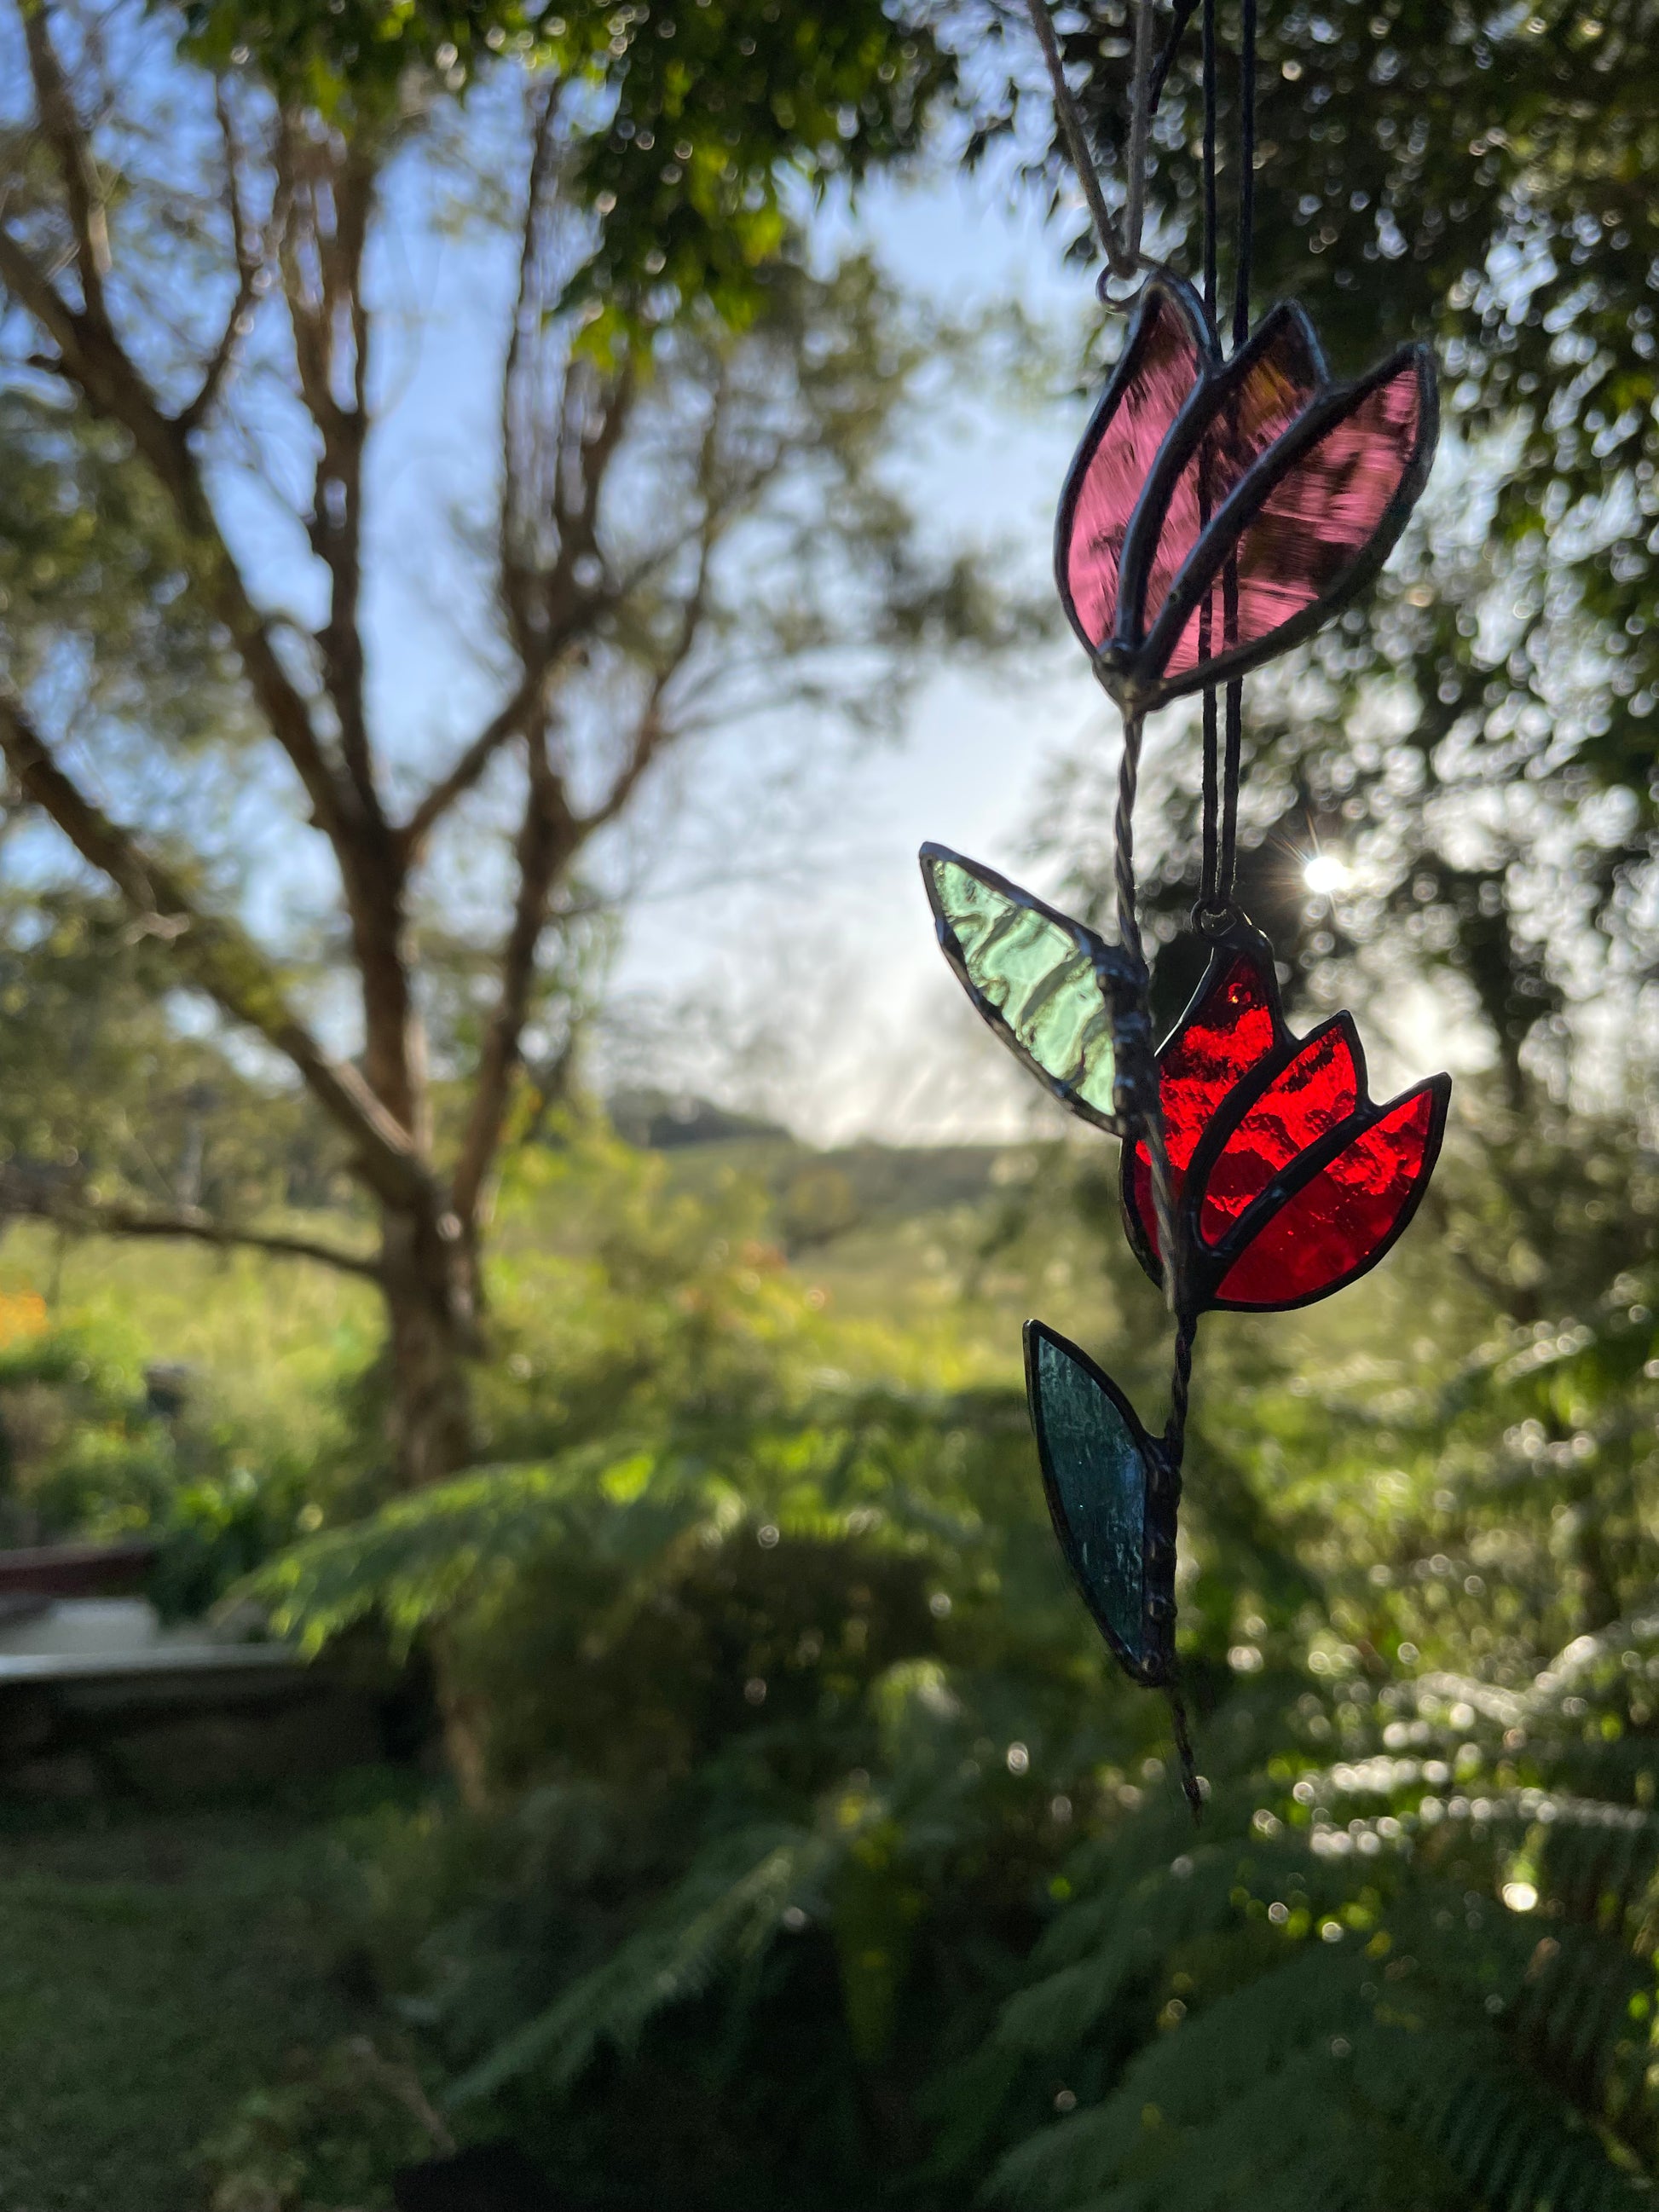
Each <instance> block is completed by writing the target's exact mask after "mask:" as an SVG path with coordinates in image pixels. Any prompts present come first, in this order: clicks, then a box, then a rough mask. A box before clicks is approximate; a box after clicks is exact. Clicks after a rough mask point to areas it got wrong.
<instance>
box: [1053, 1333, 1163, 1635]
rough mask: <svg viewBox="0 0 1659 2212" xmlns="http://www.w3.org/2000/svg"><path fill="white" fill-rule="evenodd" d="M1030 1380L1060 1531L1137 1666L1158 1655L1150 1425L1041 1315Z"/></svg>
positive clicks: (1107, 1625)
mask: <svg viewBox="0 0 1659 2212" xmlns="http://www.w3.org/2000/svg"><path fill="white" fill-rule="evenodd" d="M1025 1379H1026V1388H1027V1392H1028V1395H1029V1396H1030V1407H1031V1425H1032V1427H1033V1428H1034V1429H1035V1430H1036V1440H1037V1456H1038V1458H1039V1459H1040V1461H1041V1462H1042V1484H1043V1488H1044V1490H1045V1491H1046V1492H1047V1493H1048V1512H1049V1516H1050V1518H1051V1519H1052V1520H1053V1522H1054V1534H1055V1535H1056V1536H1057V1537H1058V1538H1059V1539H1060V1549H1061V1550H1062V1551H1063V1552H1064V1553H1065V1554H1066V1565H1068V1566H1069V1567H1070V1568H1071V1571H1072V1574H1073V1579H1074V1580H1075V1581H1076V1583H1077V1585H1078V1588H1079V1590H1080V1591H1081V1592H1082V1594H1083V1597H1084V1601H1085V1603H1086V1604H1087V1606H1088V1607H1089V1610H1090V1612H1091V1613H1093V1615H1094V1617H1095V1619H1096V1620H1097V1621H1098V1622H1099V1624H1100V1626H1101V1627H1102V1628H1103V1630H1104V1631H1105V1633H1106V1638H1107V1640H1108V1642H1109V1644H1111V1645H1112V1648H1113V1650H1115V1652H1116V1654H1117V1656H1118V1657H1119V1658H1120V1659H1121V1660H1122V1661H1123V1662H1124V1664H1125V1665H1126V1666H1127V1668H1129V1670H1130V1671H1131V1672H1132V1673H1136V1674H1138V1673H1139V1672H1141V1670H1143V1669H1144V1668H1146V1666H1147V1663H1148V1661H1149V1658H1150V1657H1151V1656H1152V1653H1151V1647H1150V1644H1149V1639H1148V1637H1147V1632H1146V1604H1145V1596H1146V1581H1145V1576H1146V1570H1145V1565H1144V1553H1143V1544H1142V1539H1143V1535H1144V1532H1145V1528H1146V1454H1147V1449H1148V1446H1147V1443H1146V1434H1145V1431H1143V1430H1142V1428H1141V1426H1140V1424H1139V1421H1138V1420H1137V1419H1135V1415H1134V1413H1133V1408H1131V1407H1129V1406H1128V1405H1127V1403H1126V1402H1125V1401H1124V1400H1123V1398H1122V1397H1121V1394H1120V1393H1119V1392H1118V1390H1117V1389H1116V1388H1115V1385H1114V1384H1113V1383H1112V1382H1111V1380H1110V1378H1109V1376H1105V1375H1103V1374H1102V1373H1101V1371H1100V1370H1099V1369H1098V1368H1097V1366H1096V1365H1095V1364H1094V1362H1093V1361H1092V1360H1091V1359H1090V1358H1088V1357H1087V1355H1086V1354H1085V1353H1084V1352H1079V1349H1078V1347H1077V1346H1076V1345H1074V1344H1068V1343H1067V1342H1066V1339H1065V1338H1064V1337H1063V1336H1058V1335H1056V1334H1054V1330H1052V1329H1051V1328H1048V1327H1047V1326H1046V1325H1045V1324H1044V1323H1043V1322H1038V1321H1031V1322H1026V1324H1025Z"/></svg>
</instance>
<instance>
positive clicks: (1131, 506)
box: [1054, 275, 1438, 713]
mask: <svg viewBox="0 0 1659 2212" xmlns="http://www.w3.org/2000/svg"><path fill="white" fill-rule="evenodd" d="M1437 427H1438V402H1437V389H1436V382H1435V368H1434V360H1433V356H1431V354H1430V352H1429V351H1428V349H1427V348H1426V347H1425V346H1407V347H1404V348H1403V349H1401V351H1400V352H1398V353H1395V354H1393V355H1391V356H1389V359H1388V360H1387V361H1385V362H1383V364H1382V366H1381V367H1380V368H1375V369H1373V370H1372V371H1371V372H1370V374H1369V375H1368V376H1365V377H1363V378H1361V380H1359V382H1358V383H1357V384H1351V385H1336V384H1334V383H1333V382H1332V381H1331V379H1330V375H1329V373H1328V369H1327V368H1326V365H1325V361H1324V357H1323V356H1322V353H1321V351H1320V349H1319V341H1318V339H1317V338H1316V336H1315V334H1314V331H1313V326H1312V325H1311V324H1310V322H1309V320H1308V319H1307V317H1306V316H1305V315H1304V313H1303V312H1302V310H1301V309H1300V308H1299V307H1294V306H1280V307H1274V308H1273V310H1272V312H1271V313H1269V314H1268V315H1267V317H1266V318H1265V319H1263V321H1262V322H1261V325H1260V326H1259V327H1258V329H1257V330H1256V331H1255V335H1254V336H1253V337H1251V338H1250V340H1249V343H1248V344H1246V345H1244V346H1243V347H1241V348H1240V349H1239V350H1238V351H1237V353H1236V354H1235V355H1234V356H1232V358H1231V360H1230V361H1226V362H1224V361H1223V360H1222V358H1221V353H1220V348H1219V345H1218V342H1217V339H1216V336H1215V332H1214V331H1213V330H1212V327H1211V325H1210V322H1209V319H1208V317H1207V316H1206V314H1205V312H1204V309H1203V307H1202V305H1201V303H1200V301H1199V298H1198V295H1197V294H1196V293H1194V291H1193V289H1192V288H1191V287H1190V286H1189V285H1188V284H1185V283H1182V282H1181V280H1180V279H1179V278H1177V277H1173V276H1167V275H1161V276H1155V277H1153V278H1152V280H1151V282H1150V283H1148V284H1147V286H1146V290H1145V291H1144V293H1143V294H1142V295H1141V298H1140V301H1139V307H1138V308H1137V310H1136V313H1135V319H1134V321H1133V325H1132V326H1131V329H1130V331H1129V336H1128V339H1127V343H1126V344H1125V347H1124V349H1123V356H1122V358H1121V361H1120V362H1119V363H1118V365H1117V368H1116V369H1115V372H1114V373H1113V375H1112V379H1111V381H1110V382H1109V385H1108V386H1107V387H1106V392H1105V394H1104V397H1103V398H1102V400H1101V403H1100V405H1099V406H1098V408H1097V410H1096V411H1095V415H1094V418H1093V420H1092V421H1091V423H1090V425H1089V428H1088V429H1087V431H1086V432H1085V435H1084V439H1083V442H1082V444H1081V446H1079V448H1078V452H1077V457H1076V459H1074V460H1073V464H1072V467H1071V471H1070V474H1069V475H1068V477H1067V478H1066V489H1065V491H1064V493H1063V494H1062V495H1061V498H1060V514H1059V519H1058V522H1057V526H1056V532H1055V546H1054V557H1055V569H1056V573H1057V575H1058V578H1059V583H1060V599H1061V600H1062V601H1063V603H1064V605H1065V607H1066V613H1067V615H1068V616H1069V617H1070V618H1071V622H1072V626H1073V629H1075V630H1076V631H1077V633H1078V635H1079V637H1080V638H1081V639H1082V641H1083V642H1084V644H1085V646H1087V647H1088V648H1089V650H1090V653H1091V654H1092V655H1093V657H1094V660H1095V663H1096V665H1097V669H1098V670H1099V671H1100V673H1101V675H1102V677H1103V678H1104V680H1105V682H1106V684H1108V686H1109V689H1110V690H1112V691H1113V692H1114V694H1115V696H1117V697H1118V699H1119V700H1120V702H1121V703H1122V705H1123V706H1124V708H1125V709H1126V711H1129V712H1137V713H1138V712H1144V711H1146V709H1147V708H1152V707H1155V706H1158V705H1159V704H1161V703H1162V702H1164V700H1166V699H1173V698H1176V697H1178V696H1181V695H1182V693H1183V692H1188V691H1194V690H1199V689H1200V687H1201V686H1203V685H1205V684H1222V683H1225V682H1227V681H1229V680H1230V679H1231V678H1233V677H1236V676H1241V675H1243V673H1244V672H1245V671H1247V670H1248V669H1250V668H1254V667H1256V666H1258V665H1260V664H1261V662H1262V661H1264V660H1267V659H1272V657H1273V655H1274V654H1275V653H1283V652H1285V650H1286V649H1287V648H1288V647H1291V646H1292V645H1296V644H1297V643H1299V642H1300V641H1301V640H1303V639H1304V638H1305V637H1308V636H1310V635H1312V633H1313V632H1314V631H1315V630H1316V629H1318V628H1319V627H1320V626H1321V624H1322V623H1324V622H1325V621H1326V620H1327V619H1328V617H1330V616H1331V615H1332V614H1333V613H1334V612H1335V611H1336V610H1337V609H1338V608H1339V607H1340V606H1341V605H1344V604H1345V602H1346V600H1347V599H1350V598H1351V597H1352V595H1353V593H1354V592H1357V591H1358V590H1359V588H1360V587H1361V586H1362V585H1364V583H1366V582H1367V581H1368V580H1369V579H1370V577H1371V576H1372V575H1373V574H1375V573H1376V569H1377V568H1380V567H1381V565H1382V563H1383V561H1384V560H1386V558H1387V557H1388V555H1389V551H1390V550H1392V548H1393V546H1394V544H1395V541H1396V540H1397V538H1399V536H1400V533H1401V531H1402V530H1403V529H1404V528H1405V526H1406V522H1407V517H1408V516H1409V515H1410V513H1411V511H1412V508H1413V506H1414V505H1415V504H1416V501H1417V497H1418V494H1419V492H1420V491H1421V490H1422V489H1423V486H1424V483H1425V482H1426V480H1427V477H1428V473H1429V464H1430V462H1431V459H1432V458H1433V453H1434V443H1435V437H1436V433H1437Z"/></svg>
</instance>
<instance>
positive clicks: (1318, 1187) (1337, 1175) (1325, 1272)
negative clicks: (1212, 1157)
mask: <svg viewBox="0 0 1659 2212" xmlns="http://www.w3.org/2000/svg"><path fill="white" fill-rule="evenodd" d="M1444 1098H1445V1088H1444V1083H1443V1079H1442V1080H1440V1081H1437V1082H1430V1083H1425V1084H1422V1085H1419V1087H1418V1088H1417V1089H1416V1090H1415V1091H1407V1094H1406V1096H1405V1097H1403V1098H1401V1099H1399V1100H1397V1101H1396V1102H1395V1104H1394V1105H1392V1106H1390V1107H1389V1108H1387V1109H1385V1110H1384V1111H1383V1113H1382V1114H1381V1115H1379V1116H1378V1117H1377V1119H1376V1121H1372V1122H1370V1123H1369V1124H1367V1126H1366V1127H1364V1128H1363V1129H1361V1130H1360V1132H1359V1133H1358V1135H1357V1136H1356V1137H1355V1138H1354V1139H1352V1142H1351V1143H1349V1144H1348V1145H1346V1146H1344V1148H1343V1149H1342V1151H1341V1152H1339V1153H1338V1154H1337V1156H1336V1158H1334V1160H1332V1161H1331V1162H1330V1163H1329V1164H1328V1165H1327V1166H1325V1167H1323V1168H1322V1169H1321V1170H1320V1171H1319V1173H1318V1174H1317V1175H1316V1176H1314V1177H1313V1179H1312V1181H1311V1182H1308V1183H1307V1184H1305V1185H1304V1187H1303V1188H1302V1189H1301V1190H1299V1191H1297V1194H1296V1195H1295V1196H1294V1197H1293V1198H1289V1199H1286V1200H1285V1203H1284V1205H1283V1206H1280V1207H1279V1209H1278V1211H1277V1212H1275V1213H1273V1215H1272V1216H1271V1217H1270V1218H1269V1219H1268V1220H1267V1224H1266V1225H1265V1226H1264V1227H1263V1228H1262V1229H1261V1232H1260V1233H1259V1234H1258V1235H1257V1236H1255V1237H1253V1238H1252V1239H1251V1240H1250V1242H1249V1243H1248V1244H1247V1245H1246V1246H1245V1248H1244V1249H1243V1252H1242V1253H1241V1254H1240V1255H1239V1256H1238V1258H1237V1260H1235V1261H1234V1262H1233V1264H1232V1266H1231V1267H1230V1268H1229V1269H1228V1271H1227V1273H1226V1274H1225V1276H1224V1277H1223V1278H1222V1281H1221V1287H1220V1289H1219V1291H1218V1292H1217V1294H1216V1301H1215V1302H1216V1304H1218V1305H1231V1306H1292V1305H1302V1304H1306V1303H1307V1302H1308V1301H1309V1300H1310V1299H1312V1298H1318V1297H1324V1296H1325V1294H1326V1293H1327V1292H1328V1291H1334V1290H1337V1289H1339V1288H1340V1286H1341V1285H1342V1284H1344V1283H1345V1282H1346V1281H1347V1280H1348V1279H1350V1277H1352V1276H1353V1275H1356V1274H1358V1273H1359V1272H1360V1271H1361V1269H1362V1268H1364V1267H1368V1266H1369V1265H1370V1262H1371V1261H1373V1260H1374V1259H1376V1257H1378V1255H1380V1254H1381V1253H1382V1252H1383V1250H1384V1249H1386V1248H1387V1246H1388V1245H1389V1243H1390V1242H1391V1241H1392V1240H1393V1238H1394V1237H1395V1236H1396V1235H1397V1234H1398V1232H1399V1231H1400V1229H1401V1227H1402V1226H1403V1225H1404V1221H1405V1218H1406V1216H1407V1210H1408V1208H1409V1207H1410V1206H1412V1204H1413V1201H1414V1200H1415V1199H1416V1197H1417V1196H1418V1194H1419V1192H1420V1190H1421V1188H1422V1186H1423V1184H1424V1183H1425V1182H1426V1181H1427V1172H1426V1170H1427V1169H1428V1167H1430V1166H1431V1165H1432V1164H1433V1155H1434V1151H1435V1149H1436V1147H1435V1143H1434V1139H1435V1138H1436V1137H1437V1133H1438V1127H1439V1123H1440V1121H1441V1119H1442V1117H1443V1113H1444Z"/></svg>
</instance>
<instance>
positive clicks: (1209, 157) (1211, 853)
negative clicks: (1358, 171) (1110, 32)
mask: <svg viewBox="0 0 1659 2212" xmlns="http://www.w3.org/2000/svg"><path fill="white" fill-rule="evenodd" d="M1191 14H1192V9H1190V8H1188V9H1187V11H1186V14H1185V15H1182V14H1181V12H1180V11H1179V9H1177V11H1176V28H1175V31H1174V32H1173V33H1171V38H1172V39H1174V38H1177V37H1179V35H1180V33H1181V32H1182V30H1183V29H1184V28H1185V27H1186V24H1187V21H1188V18H1189V17H1190V16H1191ZM1203 33H1204V64H1203V72H1204V307H1205V311H1206V313H1207V314H1208V316H1209V318H1210V320H1211V322H1212V324H1213V323H1214V321H1215V317H1216V305H1217V291H1218V284H1217V277H1216V233H1217V230H1218V227H1219V218H1218V212H1217V208H1216V104H1217V103H1216V63H1215V0H1204V22H1203ZM1167 51H1169V50H1168V49H1166V52H1167ZM1208 492H1209V487H1208V485H1207V484H1206V483H1200V485H1199V526H1200V528H1202V527H1203V526H1204V524H1205V523H1206V522H1207V521H1208V520H1209V519H1210V502H1209V497H1208ZM1211 596H1212V595H1211V594H1210V593H1209V592H1206V593H1205V594H1204V606H1203V611H1202V612H1201V613H1200V617H1199V640H1198V650H1199V656H1200V659H1203V658H1205V657H1206V656H1207V654H1208V653H1209V650H1210V622H1211V615H1210V606H1211ZM1218 753H1219V739H1218V732H1217V726H1216V696H1215V686H1214V685H1213V684H1206V686H1205V688H1204V829H1203V846H1204V875H1203V881H1202V884H1201V886H1200V892H1199V901H1198V907H1199V913H1200V916H1202V915H1209V914H1214V913H1216V912H1218V910H1219V908H1220V907H1221V905H1222V903H1223V900H1222V893H1221V890H1220V883H1219V876H1218V860H1219V840H1220V826H1219V825H1220V805H1221V798H1220V762H1219V758H1218Z"/></svg>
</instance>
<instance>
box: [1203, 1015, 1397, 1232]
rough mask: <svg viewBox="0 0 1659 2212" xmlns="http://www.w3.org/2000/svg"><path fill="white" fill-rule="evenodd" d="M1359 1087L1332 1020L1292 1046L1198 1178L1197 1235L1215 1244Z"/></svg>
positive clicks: (1348, 1035) (1346, 1040)
mask: <svg viewBox="0 0 1659 2212" xmlns="http://www.w3.org/2000/svg"><path fill="white" fill-rule="evenodd" d="M1362 1089H1363V1086H1362V1085H1361V1082H1360V1076H1359V1069H1358V1065H1357V1064H1356V1062H1355V1059H1354V1050H1353V1038H1352V1031H1351V1030H1350V1027H1349V1024H1348V1023H1347V1022H1346V1019H1345V1018H1342V1017H1339V1018H1337V1019H1336V1020H1335V1021H1334V1022H1332V1023H1331V1024H1328V1027H1326V1028H1324V1029H1322V1030H1315V1032H1314V1034H1313V1035H1312V1036H1310V1037H1309V1038H1307V1039H1306V1040H1305V1041H1304V1042H1303V1043H1302V1044H1301V1045H1300V1046H1299V1047H1298V1048H1297V1053H1296V1056H1295V1058H1294V1059H1293V1060H1291V1062H1290V1063H1289V1065H1288V1066H1285V1067H1284V1068H1281V1069H1280V1071H1279V1073H1278V1074H1277V1075H1276V1076H1274V1078H1273V1081H1272V1082H1271V1083H1270V1084H1269V1085H1267V1089H1266V1090H1265V1091H1263V1092H1262V1094H1261V1097H1259V1098H1258V1099H1257V1100H1256V1102H1255V1104H1254V1105H1253V1106H1252V1107H1251V1108H1250V1109H1249V1111H1248V1112H1247V1113H1246V1114H1245V1115H1243V1117H1242V1119H1241V1120H1240V1121H1239V1124H1238V1127H1237V1128H1236V1129H1235V1130H1234V1131H1233V1133H1232V1134H1231V1136H1230V1137H1229V1138H1228V1139H1227V1141H1226V1143H1225V1145H1224V1146H1223V1147H1222V1149H1221V1152H1220V1156H1219V1157H1218V1159H1217V1160H1216V1162H1215V1164H1214V1165H1213V1166H1212V1168H1211V1170H1210V1172H1209V1174H1208V1175H1207V1176H1206V1178H1205V1182H1204V1200H1203V1204H1202V1206H1201V1207H1200V1212H1199V1218H1198V1230H1199V1234H1200V1237H1203V1238H1204V1239H1205V1240H1206V1243H1211V1244H1216V1243H1219V1242H1220V1241H1221V1239H1222V1237H1225V1235H1226V1233H1227V1231H1229V1230H1230V1229H1231V1227H1232V1225H1233V1224H1234V1222H1235V1221H1237V1220H1238V1219H1239V1218H1240V1217H1241V1216H1242V1215H1243V1212H1244V1211H1245V1209H1246V1207H1247V1206H1249V1204H1250V1202H1251V1200H1253V1199H1256V1198H1259V1197H1260V1196H1261V1193H1262V1192H1263V1191H1264V1190H1265V1189H1266V1188H1267V1185H1268V1184H1269V1183H1270V1182H1272V1181H1273V1177H1274V1176H1277V1175H1282V1174H1283V1173H1284V1171H1285V1169H1286V1168H1287V1167H1289V1165H1290V1164H1291V1161H1292V1160H1294V1159H1295V1158H1297V1154H1298V1153H1301V1152H1306V1151H1307V1149H1308V1147H1309V1146H1310V1145H1311V1144H1314V1143H1316V1141H1317V1139H1319V1138H1321V1137H1323V1136H1326V1135H1328V1133H1330V1131H1331V1130H1333V1129H1334V1128H1335V1127H1336V1126H1337V1124H1338V1123H1339V1122H1340V1121H1346V1120H1347V1118H1348V1116H1349V1115H1350V1114H1352V1112H1353V1111H1354V1109H1355V1108H1356V1107H1357V1106H1358V1103H1359V1100H1360V1096H1361V1091H1362Z"/></svg>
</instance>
